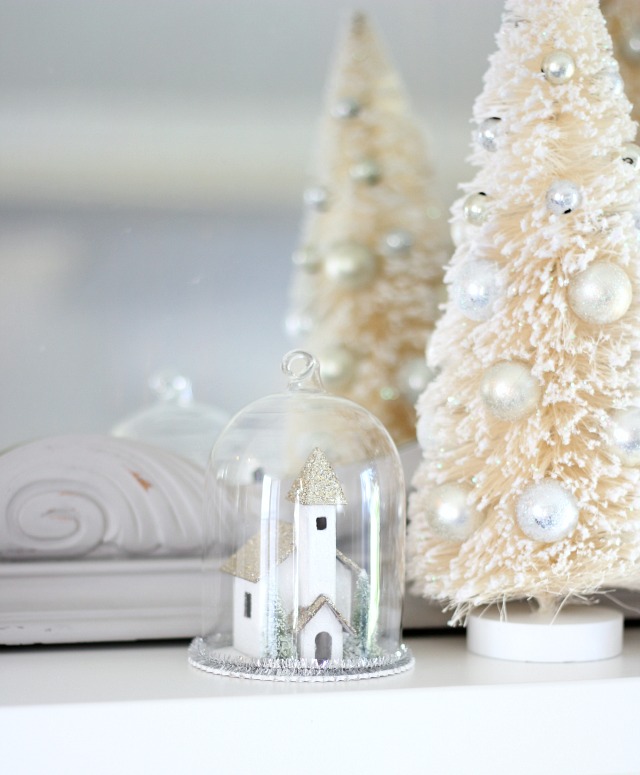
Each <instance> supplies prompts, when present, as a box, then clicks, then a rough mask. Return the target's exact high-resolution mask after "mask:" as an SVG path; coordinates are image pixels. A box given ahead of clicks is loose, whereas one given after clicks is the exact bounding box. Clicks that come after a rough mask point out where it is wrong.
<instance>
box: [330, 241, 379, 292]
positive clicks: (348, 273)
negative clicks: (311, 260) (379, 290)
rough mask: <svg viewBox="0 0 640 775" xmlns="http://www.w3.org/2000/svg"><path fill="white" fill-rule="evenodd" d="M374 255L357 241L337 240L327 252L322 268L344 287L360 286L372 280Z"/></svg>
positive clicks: (374, 265) (374, 266)
mask: <svg viewBox="0 0 640 775" xmlns="http://www.w3.org/2000/svg"><path fill="white" fill-rule="evenodd" d="M376 268H377V266H376V257H375V255H374V254H373V253H372V252H371V251H370V250H369V248H367V247H365V246H364V245H361V244H360V243H359V242H351V241H346V242H338V243H336V244H334V245H333V246H332V247H331V248H329V251H328V252H327V254H326V256H325V259H324V270H325V272H326V274H327V276H328V277H329V278H330V279H331V280H333V281H335V282H336V283H337V284H338V285H341V286H343V287H345V288H350V289H354V288H362V287H363V286H365V285H368V283H370V282H371V280H373V278H374V276H375V273H376Z"/></svg>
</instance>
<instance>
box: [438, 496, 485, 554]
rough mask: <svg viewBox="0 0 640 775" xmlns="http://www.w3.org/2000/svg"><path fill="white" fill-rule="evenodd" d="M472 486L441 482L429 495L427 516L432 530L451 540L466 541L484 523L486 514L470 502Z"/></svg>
mask: <svg viewBox="0 0 640 775" xmlns="http://www.w3.org/2000/svg"><path fill="white" fill-rule="evenodd" d="M470 492H471V488H470V487H466V486H464V485H461V484H441V485H440V486H439V487H434V488H433V490H431V492H430V493H429V495H428V496H427V502H426V518H427V522H428V524H429V527H430V528H431V530H433V532H434V533H436V534H437V535H439V536H440V537H441V538H445V539H447V540H449V541H458V542H462V541H466V540H467V538H469V537H470V536H471V535H472V533H473V532H474V531H475V530H477V528H478V527H480V525H481V524H482V521H483V519H484V514H482V512H480V511H478V509H477V508H476V507H475V506H472V505H469V504H468V502H467V501H468V498H469V493H470Z"/></svg>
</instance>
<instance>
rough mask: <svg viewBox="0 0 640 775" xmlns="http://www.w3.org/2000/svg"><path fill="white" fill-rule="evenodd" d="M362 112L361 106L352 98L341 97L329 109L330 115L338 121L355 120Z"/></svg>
mask: <svg viewBox="0 0 640 775" xmlns="http://www.w3.org/2000/svg"><path fill="white" fill-rule="evenodd" d="M361 110H362V105H361V104H360V103H359V102H358V100H356V99H355V98H354V97H343V98H342V99H341V100H338V101H337V102H336V103H335V105H334V106H333V107H332V108H331V115H332V116H333V117H334V118H337V119H340V120H343V121H344V120H346V119H350V118H355V117H356V116H357V115H358V114H359V113H360V111H361Z"/></svg>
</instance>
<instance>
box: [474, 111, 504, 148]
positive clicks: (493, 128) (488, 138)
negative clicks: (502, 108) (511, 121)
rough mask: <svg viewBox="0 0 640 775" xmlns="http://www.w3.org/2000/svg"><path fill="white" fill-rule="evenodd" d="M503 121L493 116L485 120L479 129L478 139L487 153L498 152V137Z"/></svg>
mask: <svg viewBox="0 0 640 775" xmlns="http://www.w3.org/2000/svg"><path fill="white" fill-rule="evenodd" d="M501 122H502V119H500V118H497V117H496V116H493V117H491V118H485V120H484V121H483V122H482V123H481V124H480V126H479V127H478V132H477V139H478V142H479V143H480V145H481V146H482V147H483V148H484V149H485V151H497V150H498V137H499V135H500V124H501Z"/></svg>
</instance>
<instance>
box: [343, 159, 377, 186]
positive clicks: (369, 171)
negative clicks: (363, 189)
mask: <svg viewBox="0 0 640 775" xmlns="http://www.w3.org/2000/svg"><path fill="white" fill-rule="evenodd" d="M381 174H382V173H381V170H380V165H379V164H378V162H377V161H375V160H374V159H363V160H362V161H359V162H357V163H356V164H353V165H352V166H351V167H350V168H349V176H350V177H351V180H353V181H354V183H363V184H364V185H366V186H373V185H375V184H376V183H379V182H380V177H381Z"/></svg>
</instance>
